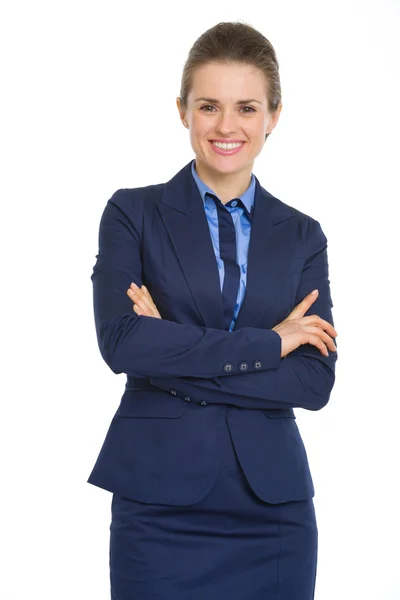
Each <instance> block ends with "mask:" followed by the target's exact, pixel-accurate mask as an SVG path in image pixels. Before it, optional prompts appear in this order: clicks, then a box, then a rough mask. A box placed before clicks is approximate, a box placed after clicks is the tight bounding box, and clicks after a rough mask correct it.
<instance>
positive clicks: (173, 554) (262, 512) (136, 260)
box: [89, 23, 337, 600]
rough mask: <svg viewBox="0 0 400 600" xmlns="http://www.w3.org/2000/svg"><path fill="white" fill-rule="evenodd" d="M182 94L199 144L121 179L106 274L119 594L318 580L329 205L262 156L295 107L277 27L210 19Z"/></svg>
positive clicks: (286, 592) (104, 462) (101, 280)
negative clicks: (295, 196) (297, 192)
mask: <svg viewBox="0 0 400 600" xmlns="http://www.w3.org/2000/svg"><path fill="white" fill-rule="evenodd" d="M176 103H177V107H178V111H179V116H180V119H181V121H182V123H183V125H184V126H185V127H186V128H187V129H188V130H189V134H190V142H191V146H192V148H193V153H194V156H195V158H194V159H193V160H192V161H191V162H190V163H189V164H187V165H186V166H184V167H183V168H182V170H181V171H179V173H177V174H176V175H174V176H173V177H172V178H171V180H170V181H168V182H167V183H163V184H158V185H149V186H147V187H142V188H134V189H120V190H117V191H116V192H115V193H114V194H113V196H112V197H111V198H110V200H109V201H108V203H107V205H106V207H105V209H104V213H103V215H102V218H101V222H100V232H99V252H98V255H97V262H96V264H95V266H94V269H93V274H92V281H93V294H94V311H95V323H96V331H97V338H98V343H99V347H100V351H101V353H102V356H103V358H104V360H105V361H106V363H107V364H108V365H109V367H110V368H111V369H112V371H113V372H114V373H126V375H127V380H126V391H125V393H124V395H123V396H122V399H121V403H120V407H119V409H118V410H117V412H116V414H115V416H114V418H113V420H112V422H111V425H110V427H109V430H108V432H107V436H106V439H105V441H104V444H103V447H102V449H101V451H100V453H99V456H98V459H97V461H96V464H95V466H94V468H93V470H92V473H91V475H90V477H89V482H90V483H92V484H94V485H97V486H99V487H101V488H104V489H106V490H109V491H110V492H112V493H113V497H112V507H111V508H112V521H111V527H110V534H111V535H110V579H111V596H112V598H113V600H132V599H133V598H137V599H141V600H155V599H157V600H171V599H173V600H189V599H190V600H204V599H207V600H224V599H225V598H227V599H228V598H229V600H266V599H267V598H268V599H269V598H270V599H271V600H272V599H273V598H274V599H276V600H277V599H278V598H279V600H312V598H313V597H314V588H315V573H316V564H317V525H316V519H315V512H314V504H313V496H314V486H313V481H312V477H311V473H310V469H309V465H308V460H307V454H306V451H305V448H304V445H303V441H302V438H301V435H300V432H299V429H298V427H297V424H296V419H295V414H294V411H293V408H295V407H300V408H303V409H307V410H313V411H316V410H319V409H321V408H323V407H324V406H325V405H326V403H327V402H328V400H329V397H330V392H331V390H332V387H333V384H334V380H335V362H336V358H337V355H336V344H335V341H334V338H335V337H336V335H337V334H336V330H335V329H334V327H333V318H332V312H331V308H332V306H333V304H332V300H331V295H330V287H329V278H328V259H327V239H326V237H325V235H324V233H323V231H322V229H321V227H320V225H319V223H318V221H316V220H315V219H313V218H312V217H310V216H308V215H306V214H304V213H301V212H300V211H299V210H297V209H295V208H293V207H291V206H289V205H288V204H285V203H283V202H281V201H280V200H279V199H278V198H276V197H274V196H273V195H272V194H270V193H269V192H268V191H267V190H265V189H264V188H263V187H262V186H261V184H260V182H259V181H258V179H257V178H256V177H255V176H254V174H253V172H252V171H253V164H254V160H255V158H256V157H257V156H258V155H259V154H260V152H261V150H262V148H263V146H264V144H265V140H266V139H267V137H268V135H270V134H271V132H272V131H273V129H274V127H275V126H276V124H277V122H278V119H279V115H280V112H281V109H282V102H281V89H280V81H279V67H278V61H277V58H276V55H275V51H274V49H273V47H272V45H271V43H270V42H269V41H268V40H267V39H266V38H265V37H264V36H263V35H262V34H261V33H260V32H258V31H256V30H255V29H253V28H252V27H250V26H249V25H245V24H243V23H220V24H218V25H216V26H215V27H213V28H211V29H209V30H208V31H206V32H205V33H204V34H203V35H201V36H200V37H199V39H198V40H196V42H195V44H194V46H193V47H192V49H191V50H190V53H189V57H188V60H187V62H186V65H185V67H184V71H183V76H182V84H181V92H180V96H179V97H178V98H177V100H176ZM250 242H251V243H250ZM283 359H284V360H283Z"/></svg>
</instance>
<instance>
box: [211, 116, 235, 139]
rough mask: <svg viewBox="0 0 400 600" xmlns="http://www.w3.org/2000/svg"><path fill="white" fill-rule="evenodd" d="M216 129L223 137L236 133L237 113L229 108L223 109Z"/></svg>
mask: <svg viewBox="0 0 400 600" xmlns="http://www.w3.org/2000/svg"><path fill="white" fill-rule="evenodd" d="M216 129H217V131H218V132H219V133H220V134H221V137H224V136H228V135H229V134H232V133H234V132H235V131H236V129H237V124H236V117H235V114H234V113H233V112H231V111H227V110H225V111H221V113H220V117H219V119H218V123H217V126H216Z"/></svg>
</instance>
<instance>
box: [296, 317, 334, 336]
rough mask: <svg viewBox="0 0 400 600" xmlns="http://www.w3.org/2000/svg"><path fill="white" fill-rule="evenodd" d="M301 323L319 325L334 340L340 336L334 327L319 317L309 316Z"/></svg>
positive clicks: (303, 318) (302, 319)
mask: <svg viewBox="0 0 400 600" xmlns="http://www.w3.org/2000/svg"><path fill="white" fill-rule="evenodd" d="M300 323H301V324H303V323H304V324H305V325H317V326H318V327H320V328H321V329H324V331H326V332H327V333H328V334H329V335H330V336H331V337H333V338H334V337H337V335H338V334H337V331H336V329H335V328H334V327H333V325H331V323H329V321H325V319H322V318H321V317H319V316H318V315H308V317H302V318H301V320H300Z"/></svg>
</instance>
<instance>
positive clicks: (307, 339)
mask: <svg viewBox="0 0 400 600" xmlns="http://www.w3.org/2000/svg"><path fill="white" fill-rule="evenodd" d="M304 344H311V345H312V346H315V347H316V348H318V350H319V351H320V352H321V354H323V355H324V356H329V352H328V348H327V347H326V345H325V344H324V342H323V341H322V340H321V338H320V337H319V336H318V335H314V334H313V333H307V335H306V336H304V338H303V341H302V345H304Z"/></svg>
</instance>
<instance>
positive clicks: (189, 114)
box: [177, 63, 282, 174]
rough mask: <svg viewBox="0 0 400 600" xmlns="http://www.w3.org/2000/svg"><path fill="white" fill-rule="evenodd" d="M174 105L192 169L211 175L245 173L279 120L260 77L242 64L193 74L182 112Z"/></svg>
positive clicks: (205, 67)
mask: <svg viewBox="0 0 400 600" xmlns="http://www.w3.org/2000/svg"><path fill="white" fill-rule="evenodd" d="M177 106H178V110H179V113H180V117H181V120H182V123H183V124H184V125H185V127H187V128H188V129H189V131H190V142H191V145H192V148H193V150H194V153H195V155H196V164H198V163H199V162H200V163H201V165H202V167H203V168H204V169H207V171H209V172H210V171H212V172H214V173H215V174H216V173H218V174H233V173H238V172H240V171H243V172H251V170H252V168H253V162H254V159H255V158H256V156H258V154H259V153H260V152H261V150H262V148H263V146H264V143H265V135H266V134H267V133H270V132H271V131H272V130H273V128H274V127H275V125H276V123H277V122H278V119H279V114H280V111H281V109H282V105H280V106H279V108H278V110H277V111H276V112H275V113H270V112H269V110H268V99H267V81H266V78H265V75H264V73H263V72H262V71H261V70H260V69H258V68H257V67H254V66H253V65H248V64H219V63H209V64H206V65H203V66H201V67H197V68H196V69H195V71H194V73H193V81H192V89H191V90H190V93H189V95H188V101H187V107H186V110H185V109H183V108H182V106H181V104H180V99H179V98H177Z"/></svg>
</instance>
